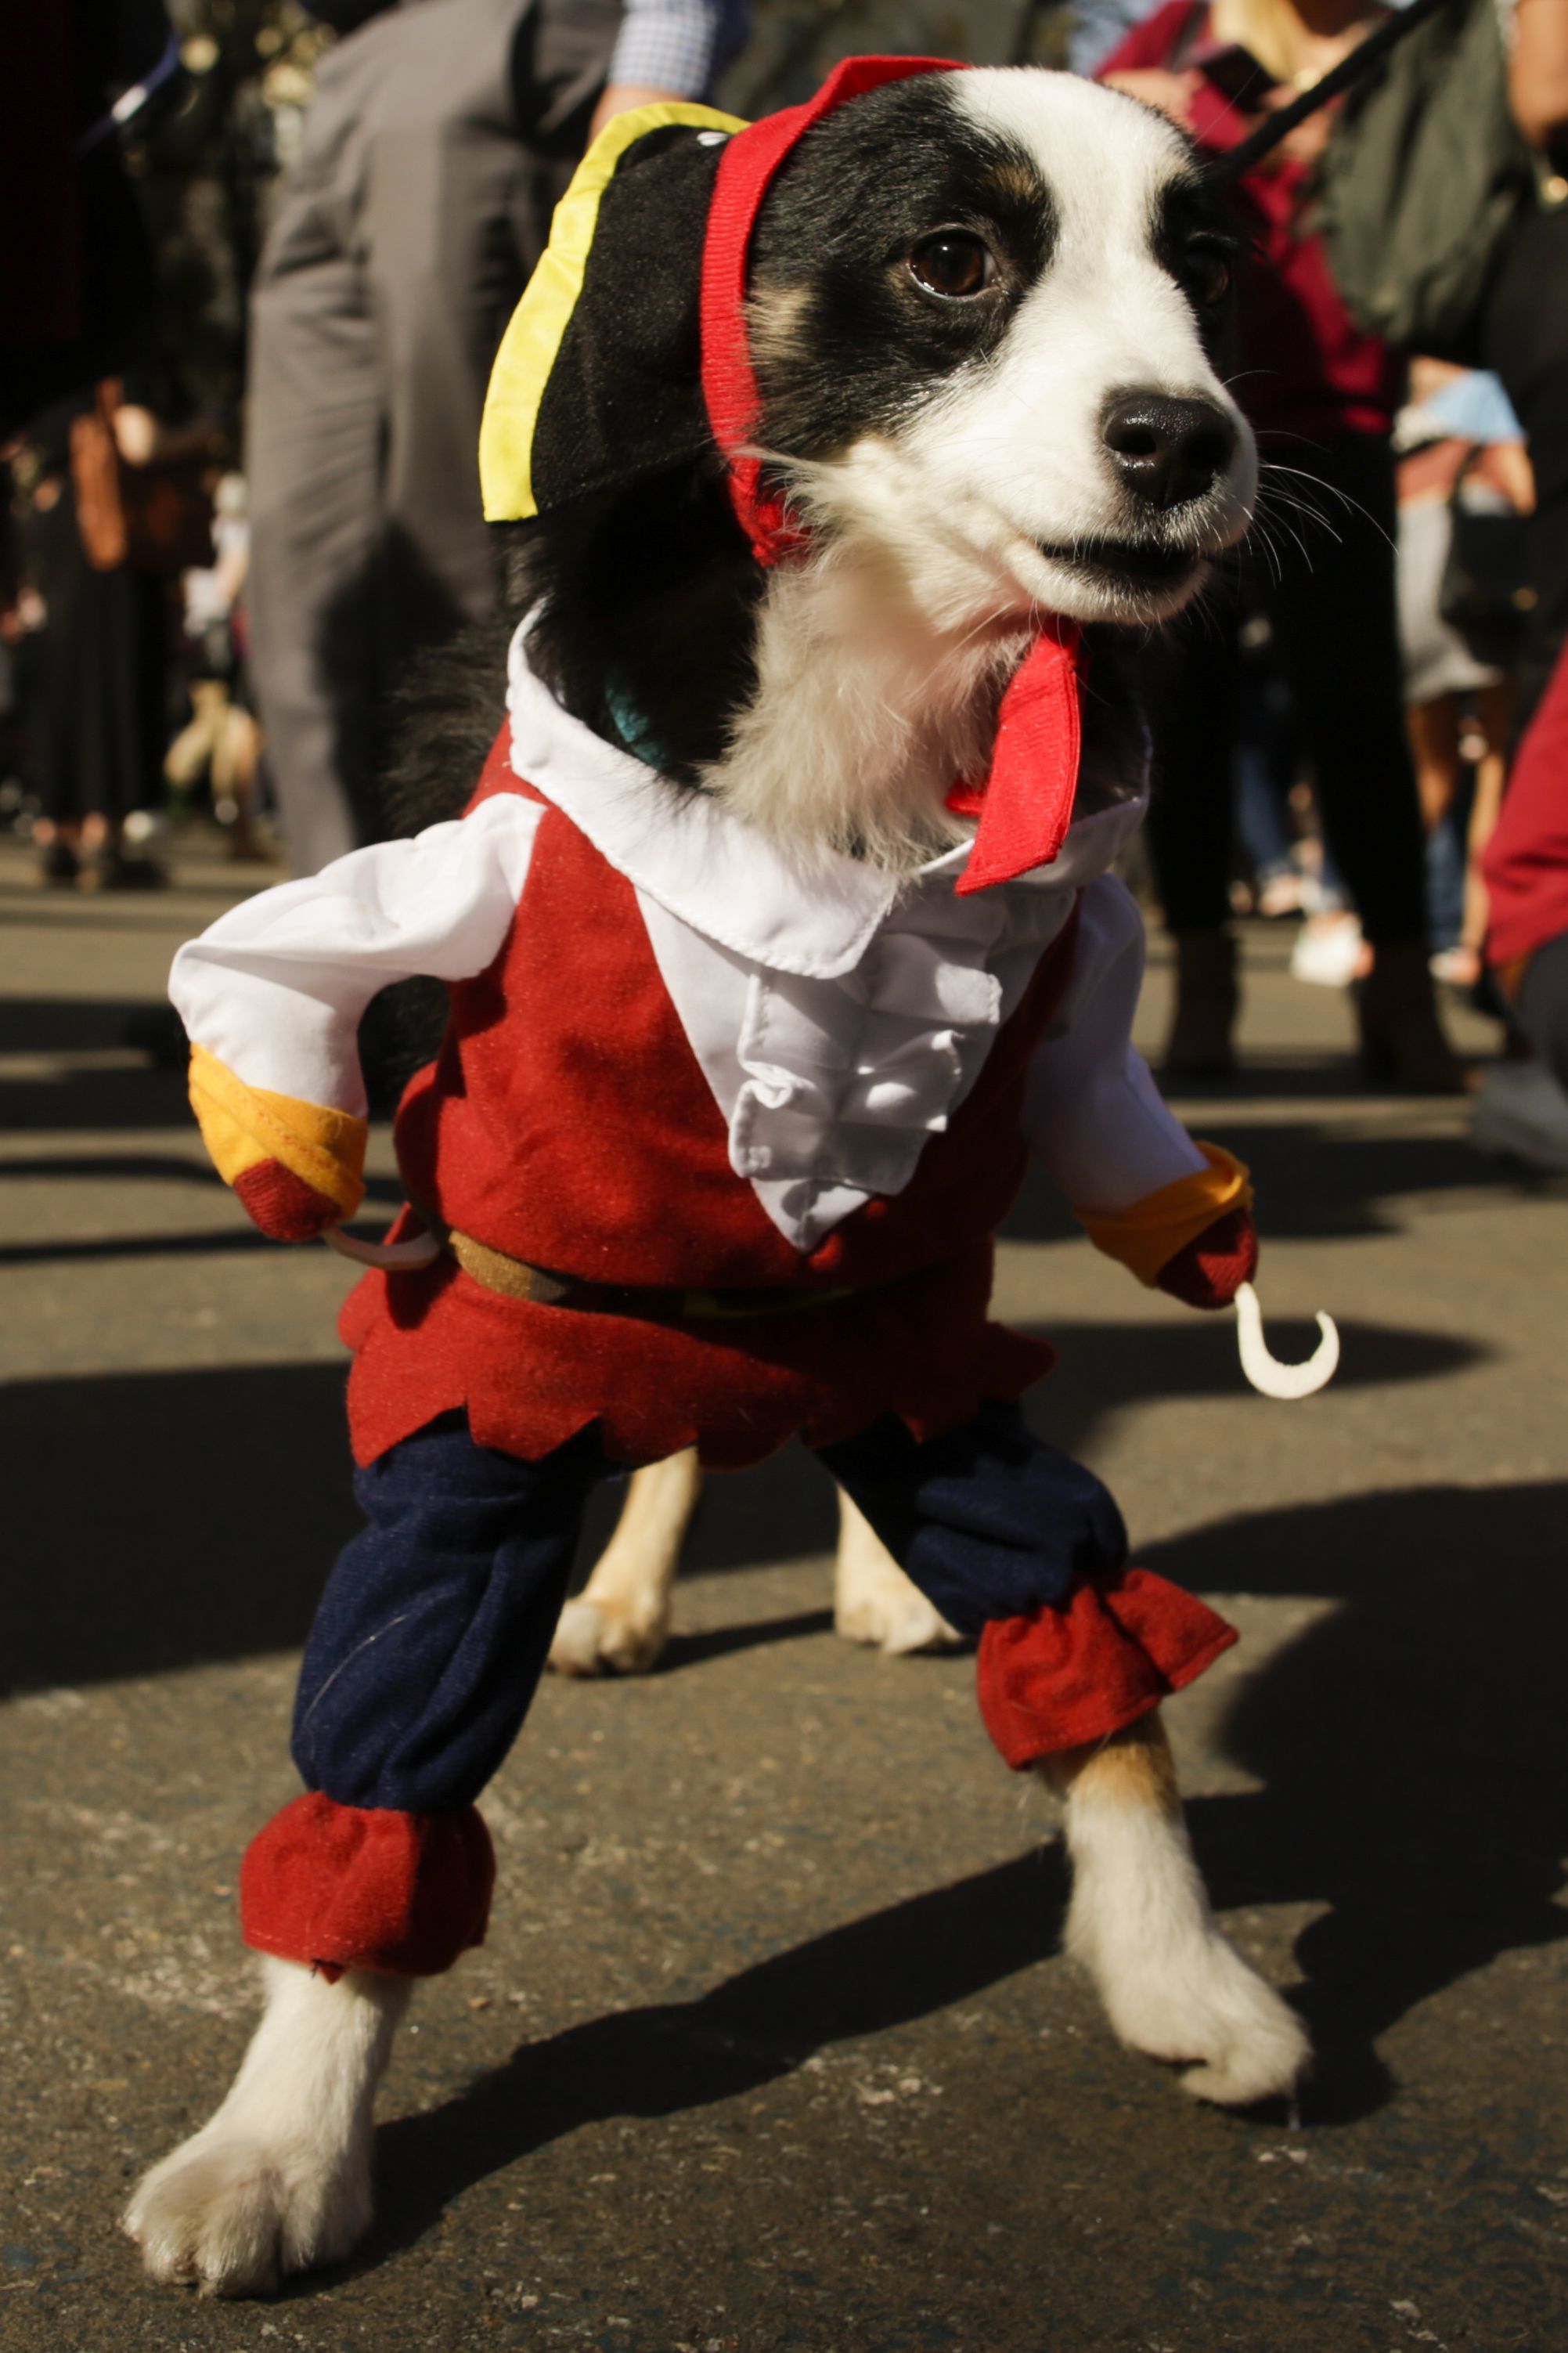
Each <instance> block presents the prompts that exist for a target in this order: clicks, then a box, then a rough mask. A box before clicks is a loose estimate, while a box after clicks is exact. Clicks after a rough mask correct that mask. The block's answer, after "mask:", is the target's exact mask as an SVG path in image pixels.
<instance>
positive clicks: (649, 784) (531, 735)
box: [507, 621, 1144, 980]
mask: <svg viewBox="0 0 1568 2353" xmlns="http://www.w3.org/2000/svg"><path fill="white" fill-rule="evenodd" d="M527 628H528V623H527V622H526V621H524V622H523V623H522V624H521V627H520V628H518V630H517V632H516V634H515V636H514V637H513V638H512V641H511V653H510V660H509V664H508V679H507V710H508V714H509V717H510V722H511V764H512V767H513V770H514V771H515V773H516V774H517V775H518V776H521V777H522V778H523V779H524V780H525V781H526V782H527V783H528V784H530V785H531V786H533V788H534V790H535V791H536V792H538V793H542V795H543V797H544V798H545V799H546V800H547V801H549V802H551V803H552V806H553V807H556V808H558V809H559V810H560V811H561V813H562V815H563V817H567V818H570V819H571V821H572V823H573V824H574V826H576V827H577V828H578V830H579V831H580V832H582V833H584V834H585V835H586V836H587V839H589V840H590V841H591V842H592V843H593V845H594V848H595V849H596V850H598V851H599V852H600V854H601V856H603V857H605V858H606V859H607V860H609V862H610V864H611V865H612V866H613V867H615V868H616V871H617V872H618V873H621V874H624V875H625V876H626V880H627V881H629V882H631V883H633V884H634V885H635V886H636V888H637V890H639V891H642V892H646V893H647V896H648V897H649V898H650V899H653V900H655V901H657V902H658V905H659V906H661V907H663V908H664V909H665V910H666V911H667V912H668V913H669V914H672V915H674V916H676V917H677V918H678V920H679V922H681V923H686V924H688V925H689V927H690V928H691V930H692V931H694V932H699V933H700V934H702V936H703V937H704V938H705V939H710V940H712V941H714V942H715V943H716V944H718V945H719V946H720V947H724V948H729V949H730V950H731V951H732V953H733V954H735V955H741V956H744V957H745V958H746V959H747V960H748V961H749V962H752V963H754V964H760V965H765V966H766V967H767V968H768V969H769V970H770V971H773V972H788V973H796V974H799V975H800V976H801V977H802V978H805V979H811V980H832V979H835V978H837V976H839V975H840V974H842V973H846V972H849V971H852V970H853V968H854V966H855V965H858V963H859V961H860V959H861V957H862V956H863V955H865V953H866V950H867V948H868V946H869V944H870V943H871V941H872V939H873V938H874V937H875V935H876V934H877V932H878V930H879V927H880V925H881V924H882V923H884V922H885V920H886V919H887V917H888V915H889V913H891V910H892V907H893V904H894V902H895V901H896V900H897V898H898V897H899V894H900V882H899V879H898V878H897V877H896V876H892V875H888V874H883V873H879V872H878V871H876V870H875V869H873V868H870V867H866V866H862V865H861V864H860V863H859V862H858V860H855V859H851V858H844V857H840V856H837V855H835V854H833V853H831V852H830V853H827V854H826V855H825V856H824V858H823V859H822V860H820V861H818V862H817V863H816V864H815V865H813V867H812V868H811V869H810V870H809V871H807V870H805V869H804V868H801V867H797V866H795V865H792V864H791V862H790V861H789V860H787V859H786V858H785V857H784V854H783V852H782V851H780V850H778V849H774V847H773V844H772V843H771V842H770V841H768V840H767V839H765V837H764V836H763V835H762V834H760V833H759V832H758V831H757V830H756V828H755V827H754V826H751V825H748V824H747V823H746V822H745V820H744V819H743V818H739V817H736V816H735V815H734V814H733V813H732V812H731V810H729V809H727V808H725V807H723V805H722V803H721V802H719V801H717V800H715V799H713V798H712V797H711V796H710V795H708V794H704V793H696V792H685V791H682V792H677V791H675V790H673V789H672V788H671V787H670V786H668V784H667V783H666V782H665V781H664V779H663V778H662V777H661V776H659V775H658V772H657V771H656V770H655V769H652V768H650V767H647V765H645V764H644V763H643V762H642V761H641V760H637V759H635V758H633V756H632V754H630V753H629V752H623V751H622V750H620V748H619V747H618V746H617V745H616V744H606V743H605V741H604V739H603V737H602V736H598V735H595V733H594V732H593V730H592V729H591V728H589V727H585V726H584V724H583V723H582V722H581V720H577V719H574V718H573V717H572V715H571V713H570V712H567V711H565V710H563V708H562V706H561V704H560V703H559V702H557V701H556V699H555V697H554V695H553V694H552V692H551V691H550V689H549V688H548V687H547V686H546V685H545V684H544V682H543V681H542V679H539V678H536V677H535V675H534V673H533V671H532V670H531V669H530V668H529V663H528V654H527V646H526V633H527ZM1143 807H1144V796H1143V795H1142V793H1131V794H1129V795H1128V796H1127V797H1125V798H1123V799H1117V800H1114V801H1113V802H1112V803H1111V804H1110V806H1109V807H1104V808H1100V809H1097V810H1096V811H1094V812H1093V814H1092V815H1089V816H1087V817H1084V818H1079V819H1078V821H1077V822H1076V823H1075V824H1074V825H1073V827H1072V828H1071V829H1070V831H1069V832H1068V838H1067V839H1066V841H1065V842H1064V843H1063V845H1062V849H1061V852H1060V855H1059V856H1058V857H1057V858H1056V859H1055V860H1053V861H1052V862H1051V864H1050V865H1049V866H1043V867H1039V868H1037V870H1036V871H1034V872H1033V873H1031V874H1026V875H1023V876H1021V877H1020V878H1019V880H1018V881H1016V882H1009V883H1005V884H1002V885H1000V886H999V887H998V888H997V890H996V891H994V892H979V893H976V895H975V896H974V897H973V899H969V900H965V901H962V902H959V903H960V904H962V905H964V906H967V907H970V908H973V909H974V910H975V911H976V914H977V918H978V919H979V920H978V921H977V925H976V928H977V929H988V928H989V927H990V925H989V922H988V920H987V919H986V918H985V917H984V915H983V913H982V912H981V911H983V910H984V906H985V902H986V900H987V899H990V898H995V899H998V900H1000V899H1001V898H1003V897H1004V896H1005V895H1006V894H1009V893H1011V892H1014V891H1040V890H1046V891H1078V890H1080V889H1081V888H1082V887H1083V885H1084V884H1085V883H1086V882H1088V881H1092V880H1093V878H1094V876H1095V875H1096V874H1101V873H1103V872H1104V871H1106V869H1107V868H1108V867H1109V866H1110V863H1111V861H1112V860H1113V859H1114V858H1115V856H1116V854H1117V852H1118V850H1119V849H1121V846H1122V844H1123V842H1124V841H1125V840H1126V839H1128V838H1129V837H1130V835H1131V833H1133V832H1134V831H1135V830H1136V828H1137V827H1138V825H1139V823H1140V822H1141V820H1142V814H1143ZM970 848H971V845H970V843H969V842H967V841H964V842H961V843H959V844H958V846H957V847H956V848H955V849H950V850H947V851H944V852H943V854H942V856H941V857H940V858H934V859H932V860H930V861H929V863H928V864H927V865H925V866H924V867H922V868H921V870H920V878H921V881H931V882H942V881H947V882H949V883H950V884H951V882H952V881H956V880H957V878H958V876H959V875H961V874H962V873H963V870H964V867H965V865H966V864H967V863H968V860H969V852H970Z"/></svg>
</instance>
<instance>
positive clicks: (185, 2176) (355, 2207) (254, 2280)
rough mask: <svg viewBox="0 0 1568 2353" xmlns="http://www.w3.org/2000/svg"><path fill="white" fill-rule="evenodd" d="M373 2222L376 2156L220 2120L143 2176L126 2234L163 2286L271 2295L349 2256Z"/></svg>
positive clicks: (127, 2216)
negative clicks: (270, 2137)
mask: <svg viewBox="0 0 1568 2353" xmlns="http://www.w3.org/2000/svg"><path fill="white" fill-rule="evenodd" d="M370 2219H371V2189H370V2161H369V2157H368V2154H367V2153H365V2152H363V2151H361V2150H358V2149H354V2150H348V2151H344V2150H326V2149H323V2148H321V2147H314V2146H312V2145H310V2143H309V2142H305V2141H292V2142H290V2141H279V2142H276V2143H272V2142H268V2141H267V2140H265V2139H263V2138H261V2137H258V2136H256V2135H253V2134H247V2133H246V2132H244V2131H243V2130H241V2129H238V2128H225V2127H224V2126H223V2123H222V2119H221V2117H215V2118H214V2120H213V2122H212V2123H211V2124H210V2125H208V2126H206V2127H205V2130H204V2131H202V2132H199V2133H197V2134H196V2135H195V2137H194V2138H192V2139H190V2140H188V2141H186V2142H185V2143H184V2145H183V2147H179V2148H177V2149H175V2150H174V2152H173V2154H172V2155H171V2156H168V2157H166V2158H163V2161H162V2163H161V2164H158V2165H155V2166H153V2169H152V2171H151V2172H150V2173H147V2174H145V2175H143V2177H142V2181H141V2182H140V2184H139V2185H138V2188H137V2190H136V2194H135V2196H134V2197H133V2198H132V2200H131V2203H130V2206H129V2207H128V2208H127V2209H126V2213H125V2229H126V2231H127V2232H128V2233H129V2235H130V2236H131V2237H132V2239H133V2240H134V2241H135V2242H136V2244H137V2245H138V2246H139V2247H140V2248H141V2250H142V2262H143V2263H145V2264H146V2267H147V2269H148V2271H149V2272H150V2273H151V2274H152V2276H153V2278H154V2279H155V2280H161V2281H163V2282H165V2283H169V2284H184V2285H188V2286H193V2287H199V2288H200V2289H201V2290H202V2292H203V2293H204V2295H268V2294H270V2292H271V2291H272V2290H273V2289H275V2288H276V2287H277V2286H278V2285H279V2282H280V2281H281V2280H282V2279H283V2278H284V2277H285V2276H286V2275H287V2274H289V2273H290V2272H306V2271H313V2270H315V2269H317V2268H318V2266H320V2265H321V2264H322V2263H335V2262H337V2261H338V2260H339V2259H340V2258H341V2257H342V2256H343V2255H346V2254H347V2253H348V2252H349V2249H350V2248H351V2247H352V2246H353V2245H354V2243H355V2242H356V2241H357V2240H359V2239H360V2238H362V2237H363V2234H364V2232H365V2231H366V2230H367V2229H368V2228H369V2226H370Z"/></svg>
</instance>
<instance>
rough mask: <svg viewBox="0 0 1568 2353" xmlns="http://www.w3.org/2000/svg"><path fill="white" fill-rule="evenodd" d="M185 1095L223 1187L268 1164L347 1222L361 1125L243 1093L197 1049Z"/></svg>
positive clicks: (287, 1098) (260, 1093)
mask: <svg viewBox="0 0 1568 2353" xmlns="http://www.w3.org/2000/svg"><path fill="white" fill-rule="evenodd" d="M190 1087H191V1109H192V1110H193V1111H194V1112H195V1115H196V1124H197V1125H198V1126H199V1127H200V1129H201V1131H202V1141H203V1143H204V1144H205V1145H206V1148H207V1152H208V1154H209V1155H210V1156H211V1159H212V1164H213V1166H214V1167H215V1168H216V1170H217V1173H218V1175H219V1176H221V1177H222V1178H223V1181H224V1183H225V1184H226V1185H232V1184H233V1183H234V1181H235V1179H236V1177H237V1176H244V1175H245V1173H246V1171H247V1169H249V1168H256V1167H258V1166H260V1164H261V1163H262V1162H263V1161H264V1160H276V1161H278V1162H279V1164H280V1165H281V1166H283V1167H285V1168H287V1169H289V1171H290V1173H291V1174H292V1175H294V1176H298V1177H300V1179H301V1180H302V1181H303V1182H304V1183H305V1184H307V1185H311V1186H314V1187H315V1189H316V1191H317V1192H318V1193H321V1194H324V1195H325V1196H326V1198H327V1199H328V1200H329V1201H335V1202H336V1204H337V1206H338V1208H340V1209H341V1210H342V1213H343V1216H344V1217H345V1218H352V1217H353V1213H354V1211H355V1210H356V1209H357V1208H359V1205H360V1203H361V1202H362V1201H363V1198H364V1182H363V1169H364V1154H365V1145H366V1144H367V1142H368V1141H369V1137H370V1129H369V1126H368V1125H367V1124H366V1122H365V1121H363V1119H356V1118H355V1117H354V1115H353V1113H352V1112H346V1111H324V1110H322V1108H321V1105H320V1104H319V1103H297V1102H296V1101H295V1100H294V1098H293V1096H292V1095H275V1094H269V1093H268V1091H267V1089H266V1088H265V1087H247V1085H246V1083H245V1081H244V1080H243V1079H237V1078H236V1077H235V1074H234V1072H233V1071H231V1070H229V1069H228V1067H227V1065H226V1063H223V1062H220V1061H219V1060H218V1059H217V1057H216V1054H209V1053H208V1052H207V1051H206V1050H205V1047H202V1046H193V1047H192V1049H191V1077H190Z"/></svg>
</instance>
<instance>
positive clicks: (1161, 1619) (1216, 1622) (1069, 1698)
mask: <svg viewBox="0 0 1568 2353" xmlns="http://www.w3.org/2000/svg"><path fill="white" fill-rule="evenodd" d="M1236 1640H1237V1633H1236V1629H1235V1627H1234V1626H1228V1625H1226V1621H1225V1620H1224V1619H1223V1618H1220V1617H1217V1616H1216V1615H1215V1612H1214V1611H1213V1610H1212V1609H1209V1608H1208V1607H1207V1605H1206V1604H1205V1603H1204V1602H1202V1601H1199V1600H1197V1599H1195V1598H1194V1596H1193V1595H1192V1594H1190V1593H1184V1591H1183V1590H1182V1588H1181V1587H1180V1586H1178V1585H1172V1584H1170V1583H1168V1582H1167V1580H1166V1579H1165V1578H1164V1577H1156V1576H1154V1574H1153V1573H1152V1570H1149V1569H1146V1568H1129V1569H1123V1570H1121V1572H1120V1573H1119V1574H1118V1575H1116V1576H1114V1577H1095V1578H1090V1579H1088V1580H1086V1581H1085V1583H1083V1584H1082V1585H1080V1586H1079V1587H1078V1588H1077V1590H1076V1591H1075V1592H1074V1594H1073V1596H1072V1599H1071V1600H1070V1601H1069V1602H1068V1604H1067V1606H1066V1607H1065V1608H1064V1609H1037V1610H1035V1611H1034V1612H1033V1613H1032V1614H1031V1615H1029V1616H1028V1617H1026V1618H1002V1619H997V1620H994V1622H993V1623H992V1624H991V1625H989V1626H987V1627H986V1629H985V1630H984V1633H983V1634H982V1636H981V1638H980V1658H979V1662H978V1666H977V1669H976V1686H977V1693H978V1697H979V1701H980V1713H981V1715H983V1716H984V1720H985V1728H986V1730H987V1731H988V1732H989V1733H990V1735H991V1737H992V1739H993V1740H994V1742H995V1743H996V1746H997V1747H998V1748H999V1749H1000V1750H1001V1752H1002V1754H1003V1756H1004V1757H1005V1758H1006V1760H1007V1762H1008V1764H1009V1765H1011V1766H1012V1767H1013V1768H1014V1770H1015V1771H1016V1772H1017V1771H1022V1769H1023V1768H1024V1767H1025V1766H1026V1765H1033V1764H1036V1763H1037V1761H1038V1760H1039V1758H1040V1757H1049V1756H1052V1755H1054V1754H1055V1753H1056V1752H1057V1751H1058V1750H1059V1749H1063V1748H1081V1747H1084V1746H1087V1745H1088V1744H1089V1742H1091V1741H1095V1740H1104V1739H1105V1738H1107V1737H1108V1736H1109V1735H1110V1734H1111V1733H1113V1732H1120V1731H1121V1729H1122V1728H1123V1726H1124V1725H1129V1724H1133V1723H1136V1721H1137V1719H1138V1718H1139V1717H1140V1716H1141V1715H1148V1714H1149V1713H1150V1711H1151V1710H1152V1709H1153V1708H1156V1707H1158V1706H1159V1704H1160V1702H1161V1701H1162V1700H1163V1699H1165V1698H1167V1697H1168V1696H1169V1694H1171V1693H1172V1692H1173V1691H1180V1690H1181V1688H1182V1686H1183V1684H1184V1683H1192V1682H1194V1681H1195V1679H1196V1678H1197V1677H1198V1676H1199V1675H1201V1674H1202V1673H1203V1672H1204V1670H1205V1667H1210V1666H1212V1665H1213V1664H1214V1662H1215V1659H1217V1658H1218V1657H1219V1654H1220V1652H1221V1651H1227V1650H1229V1648H1230V1646H1231V1644H1232V1643H1233V1642H1234V1641H1236Z"/></svg>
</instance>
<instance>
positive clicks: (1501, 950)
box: [1481, 654, 1568, 966]
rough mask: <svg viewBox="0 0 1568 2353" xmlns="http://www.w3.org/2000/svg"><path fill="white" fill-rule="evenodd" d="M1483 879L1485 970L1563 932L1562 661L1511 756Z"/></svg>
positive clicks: (1567, 861)
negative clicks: (1487, 915) (1487, 917)
mask: <svg viewBox="0 0 1568 2353" xmlns="http://www.w3.org/2000/svg"><path fill="white" fill-rule="evenodd" d="M1481 872H1482V873H1483V875H1484V876H1485V877H1486V884H1487V891H1488V893H1489V897H1490V900H1491V922H1490V925H1489V930H1488V933H1487V962H1488V963H1489V965H1494V966H1495V965H1510V964H1515V963H1517V962H1518V960H1519V958H1520V957H1521V956H1527V955H1534V953H1535V951H1536V949H1537V948H1541V947H1544V946H1545V944H1546V943H1547V941H1548V940H1554V939H1555V938H1556V937H1557V935H1558V934H1559V933H1560V932H1568V654H1564V655H1563V657H1562V658H1561V659H1559V661H1558V664H1557V668H1556V670H1554V671H1553V673H1552V683H1551V684H1550V686H1549V687H1548V688H1547V690H1546V692H1545V695H1544V696H1543V697H1542V703H1541V708H1540V709H1539V710H1538V711H1537V712H1536V714H1535V716H1534V718H1533V719H1532V720H1531V723H1530V725H1529V727H1528V728H1527V729H1526V730H1525V733H1524V740H1523V742H1522V743H1521V745H1520V747H1519V750H1518V752H1517V753H1516V754H1515V755H1514V763H1513V774H1512V775H1511V776H1510V778H1509V780H1508V790H1507V792H1506V793H1505V794H1504V795H1503V803H1502V814H1501V816H1500V818H1498V821H1497V826H1496V828H1495V829H1494V831H1493V833H1492V838H1491V839H1490V840H1489V842H1488V844H1487V846H1486V849H1484V850H1483V851H1482V853H1481Z"/></svg>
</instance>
